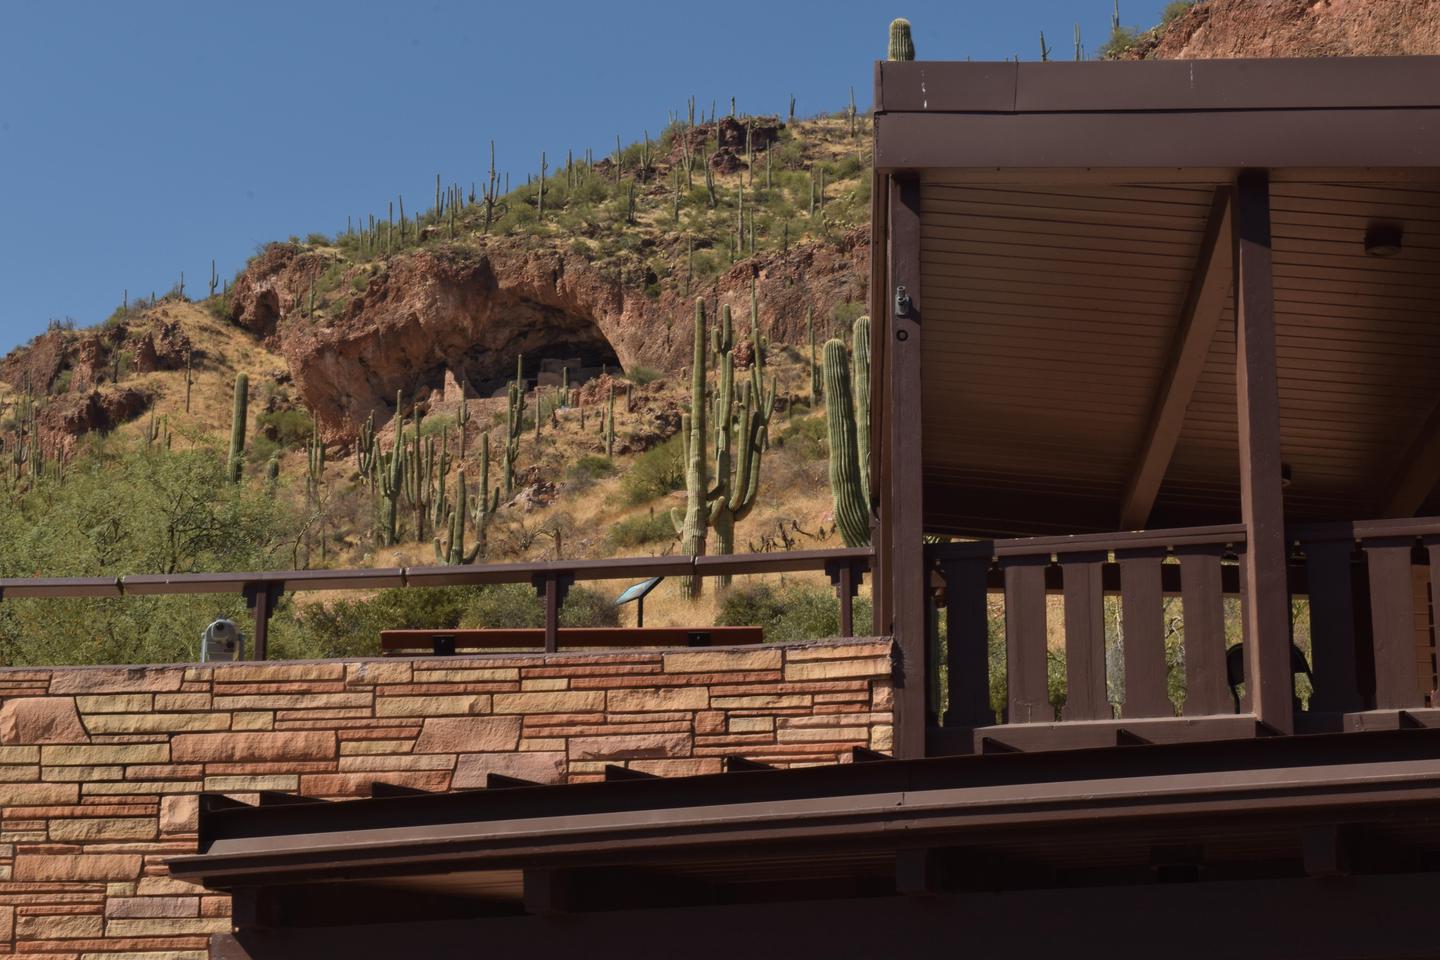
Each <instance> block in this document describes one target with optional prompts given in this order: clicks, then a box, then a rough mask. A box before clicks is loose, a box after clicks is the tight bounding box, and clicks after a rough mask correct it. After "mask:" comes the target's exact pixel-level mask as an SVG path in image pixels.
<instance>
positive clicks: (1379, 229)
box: [1365, 223, 1405, 257]
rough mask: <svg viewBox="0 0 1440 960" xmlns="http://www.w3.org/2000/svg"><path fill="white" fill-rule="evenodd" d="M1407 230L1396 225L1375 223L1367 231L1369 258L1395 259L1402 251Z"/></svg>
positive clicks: (1366, 248) (1366, 243)
mask: <svg viewBox="0 0 1440 960" xmlns="http://www.w3.org/2000/svg"><path fill="white" fill-rule="evenodd" d="M1404 236H1405V229H1404V228H1403V227H1401V226H1400V225H1399V224H1395V223H1375V224H1371V225H1370V227H1369V228H1368V229H1367V230H1366V231H1365V255H1366V256H1367V257H1393V256H1395V255H1396V254H1397V253H1399V252H1400V250H1401V249H1402V244H1401V241H1402V239H1403V238H1404Z"/></svg>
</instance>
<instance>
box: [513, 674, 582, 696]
mask: <svg viewBox="0 0 1440 960" xmlns="http://www.w3.org/2000/svg"><path fill="white" fill-rule="evenodd" d="M569 686H570V681H569V680H566V679H564V678H563V677H540V678H539V679H536V680H521V681H520V690H521V692H522V693H529V692H531V691H535V690H565V689H568V688H569Z"/></svg>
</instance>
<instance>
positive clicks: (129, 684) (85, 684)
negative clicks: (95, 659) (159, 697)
mask: <svg viewBox="0 0 1440 960" xmlns="http://www.w3.org/2000/svg"><path fill="white" fill-rule="evenodd" d="M184 678H185V668H183V667H76V668H72V669H69V670H57V671H55V674H54V677H53V678H52V679H51V681H50V693H51V694H52V695H53V694H73V693H173V692H174V691H176V690H179V689H180V684H181V682H183V680H184Z"/></svg>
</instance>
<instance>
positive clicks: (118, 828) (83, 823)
mask: <svg viewBox="0 0 1440 960" xmlns="http://www.w3.org/2000/svg"><path fill="white" fill-rule="evenodd" d="M154 838H155V821H154V820H153V819H152V818H150V817H109V818H105V819H91V818H88V817H87V818H75V819H70V820H60V819H58V818H57V819H51V821H50V839H51V840H58V841H62V842H67V843H90V842H96V841H103V840H153V839H154Z"/></svg>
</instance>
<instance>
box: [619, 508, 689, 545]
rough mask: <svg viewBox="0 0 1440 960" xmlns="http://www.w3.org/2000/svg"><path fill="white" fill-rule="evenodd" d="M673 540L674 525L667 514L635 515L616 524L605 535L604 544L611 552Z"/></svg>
mask: <svg viewBox="0 0 1440 960" xmlns="http://www.w3.org/2000/svg"><path fill="white" fill-rule="evenodd" d="M673 539H675V524H674V522H672V521H671V519H670V514H669V513H659V514H643V513H637V514H636V515H635V516H633V517H626V518H625V519H624V520H621V521H620V522H619V523H616V524H615V525H614V526H612V527H611V528H610V532H609V533H607V534H606V535H605V542H606V543H607V544H608V545H609V546H610V549H612V550H624V549H627V548H631V547H640V546H644V545H645V544H647V543H659V542H661V541H665V540H673Z"/></svg>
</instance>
